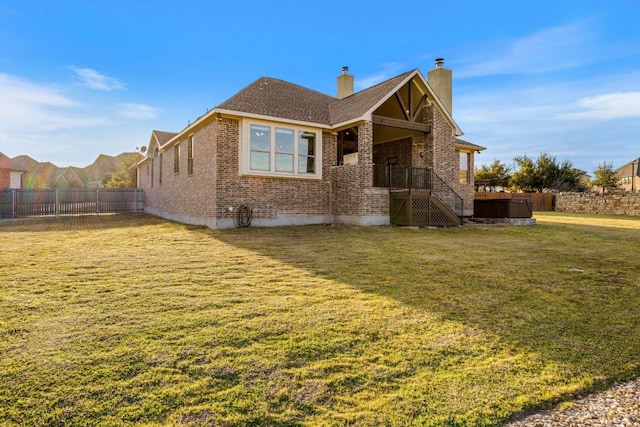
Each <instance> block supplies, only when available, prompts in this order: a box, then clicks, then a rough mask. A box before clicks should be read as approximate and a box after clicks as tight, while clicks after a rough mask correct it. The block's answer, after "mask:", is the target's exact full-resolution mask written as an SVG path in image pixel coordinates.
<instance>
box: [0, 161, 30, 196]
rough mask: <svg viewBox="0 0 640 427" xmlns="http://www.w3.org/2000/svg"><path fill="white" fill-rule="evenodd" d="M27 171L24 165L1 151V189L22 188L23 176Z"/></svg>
mask: <svg viewBox="0 0 640 427" xmlns="http://www.w3.org/2000/svg"><path fill="white" fill-rule="evenodd" d="M26 172H27V171H26V170H25V169H24V168H23V167H22V166H20V165H19V164H17V163H15V162H13V160H12V159H11V158H9V157H7V156H5V155H4V154H2V153H0V190H9V189H20V188H22V176H23V175H24V174H25V173H26Z"/></svg>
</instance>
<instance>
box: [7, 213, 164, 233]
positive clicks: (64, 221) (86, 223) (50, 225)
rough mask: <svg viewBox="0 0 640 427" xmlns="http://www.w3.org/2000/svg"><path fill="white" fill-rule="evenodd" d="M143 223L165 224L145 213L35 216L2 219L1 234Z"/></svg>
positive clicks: (76, 229)
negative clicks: (4, 230) (7, 231)
mask: <svg viewBox="0 0 640 427" xmlns="http://www.w3.org/2000/svg"><path fill="white" fill-rule="evenodd" d="M141 221H142V222H144V223H145V224H152V223H158V224H160V223H162V222H165V220H163V219H160V218H158V217H154V216H152V215H147V214H144V213H138V214H82V215H57V216H53V215H52V216H35V217H28V218H12V219H0V232H1V231H2V230H3V228H5V227H6V229H7V230H10V231H12V232H20V231H27V232H50V231H84V230H107V229H114V228H127V227H140V224H141Z"/></svg>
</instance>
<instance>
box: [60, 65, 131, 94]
mask: <svg viewBox="0 0 640 427" xmlns="http://www.w3.org/2000/svg"><path fill="white" fill-rule="evenodd" d="M69 69H70V70H72V71H73V72H74V73H76V75H77V76H78V78H79V79H80V81H81V82H82V84H83V85H85V86H87V87H90V88H91V89H97V90H106V91H109V90H116V89H124V84H122V83H121V82H120V81H119V80H118V79H116V78H114V77H108V76H105V75H104V74H100V73H99V72H97V71H96V70H94V69H91V68H76V67H69Z"/></svg>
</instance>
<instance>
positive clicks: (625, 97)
mask: <svg viewBox="0 0 640 427" xmlns="http://www.w3.org/2000/svg"><path fill="white" fill-rule="evenodd" d="M575 106H576V107H577V108H578V109H579V111H573V112H568V113H564V114H560V115H559V116H558V118H559V119H566V120H599V121H605V120H615V119H622V118H632V117H638V118H640V91H636V92H616V93H607V94H603V95H597V96H587V97H584V98H582V99H580V100H579V101H578V102H577V103H576V105H575Z"/></svg>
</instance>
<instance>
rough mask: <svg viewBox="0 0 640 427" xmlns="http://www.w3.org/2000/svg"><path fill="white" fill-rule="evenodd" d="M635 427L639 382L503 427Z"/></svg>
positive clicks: (639, 421) (639, 419) (639, 405)
mask: <svg viewBox="0 0 640 427" xmlns="http://www.w3.org/2000/svg"><path fill="white" fill-rule="evenodd" d="M524 426H526V427H558V426H561V427H605V426H606V427H609V426H616V427H618V426H622V427H631V426H633V427H638V426H640V379H638V380H635V381H630V382H627V383H624V384H618V385H616V386H614V387H612V388H610V389H609V390H607V391H604V392H602V393H598V394H591V395H589V396H587V397H585V398H583V399H580V400H577V401H575V402H572V404H571V406H570V407H568V408H565V409H551V410H548V411H544V412H540V413H538V414H534V415H530V416H528V417H527V418H524V419H522V420H520V421H515V422H512V423H510V424H507V425H506V426H505V427H524Z"/></svg>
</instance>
